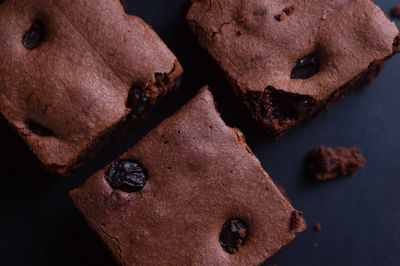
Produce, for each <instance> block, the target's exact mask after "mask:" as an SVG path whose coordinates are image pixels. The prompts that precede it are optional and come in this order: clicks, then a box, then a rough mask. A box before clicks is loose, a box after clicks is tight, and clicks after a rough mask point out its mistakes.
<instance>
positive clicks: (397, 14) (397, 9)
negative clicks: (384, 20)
mask: <svg viewBox="0 0 400 266" xmlns="http://www.w3.org/2000/svg"><path fill="white" fill-rule="evenodd" d="M390 15H391V16H392V18H400V5H395V6H393V7H392V9H391V10H390Z"/></svg>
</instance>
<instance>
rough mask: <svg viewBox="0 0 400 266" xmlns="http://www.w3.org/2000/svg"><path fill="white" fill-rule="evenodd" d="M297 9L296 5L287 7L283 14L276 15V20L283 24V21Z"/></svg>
mask: <svg viewBox="0 0 400 266" xmlns="http://www.w3.org/2000/svg"><path fill="white" fill-rule="evenodd" d="M295 9H296V6H295V5H291V6H287V7H285V8H284V9H283V10H282V12H281V13H279V14H278V15H275V16H274V18H275V19H276V20H277V21H279V22H281V21H283V20H284V19H285V18H286V17H287V16H289V15H290V14H292V13H293V11H294V10H295Z"/></svg>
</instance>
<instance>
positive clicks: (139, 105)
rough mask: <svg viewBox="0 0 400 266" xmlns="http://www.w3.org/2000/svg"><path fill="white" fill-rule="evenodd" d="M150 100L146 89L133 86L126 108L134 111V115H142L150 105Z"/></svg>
mask: <svg viewBox="0 0 400 266" xmlns="http://www.w3.org/2000/svg"><path fill="white" fill-rule="evenodd" d="M148 100H149V98H147V96H146V92H145V90H144V89H142V88H139V87H135V86H133V87H132V88H131V90H130V91H129V95H128V100H127V101H126V107H128V108H129V109H131V110H132V111H131V113H132V114H137V113H141V112H143V111H144V110H146V108H147V106H148V105H149V103H148Z"/></svg>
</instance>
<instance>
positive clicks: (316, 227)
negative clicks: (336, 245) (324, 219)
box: [313, 223, 321, 232]
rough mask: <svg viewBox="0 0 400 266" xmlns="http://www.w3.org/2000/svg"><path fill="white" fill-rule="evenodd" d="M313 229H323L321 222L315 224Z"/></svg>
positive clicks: (317, 230)
mask: <svg viewBox="0 0 400 266" xmlns="http://www.w3.org/2000/svg"><path fill="white" fill-rule="evenodd" d="M313 229H314V231H315V232H319V231H321V224H320V223H316V224H314V227H313Z"/></svg>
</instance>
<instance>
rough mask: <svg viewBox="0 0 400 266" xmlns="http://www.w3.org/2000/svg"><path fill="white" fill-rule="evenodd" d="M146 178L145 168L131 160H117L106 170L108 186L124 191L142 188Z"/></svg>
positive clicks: (147, 177)
mask: <svg viewBox="0 0 400 266" xmlns="http://www.w3.org/2000/svg"><path fill="white" fill-rule="evenodd" d="M148 179H149V176H148V174H147V171H146V169H145V168H144V167H143V166H142V165H141V164H140V163H139V162H137V161H133V160H119V161H117V162H115V163H113V164H112V165H111V166H110V168H108V170H107V171H106V180H107V182H108V183H109V184H110V186H111V187H112V188H114V189H120V190H122V191H125V192H137V191H140V190H142V188H143V187H144V185H145V184H146V182H147V180H148Z"/></svg>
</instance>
